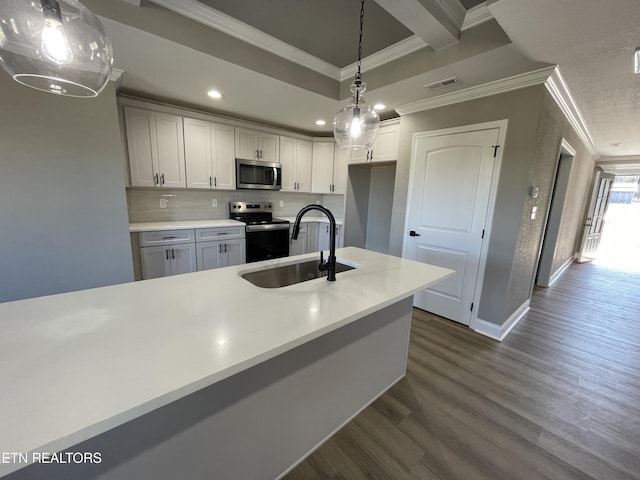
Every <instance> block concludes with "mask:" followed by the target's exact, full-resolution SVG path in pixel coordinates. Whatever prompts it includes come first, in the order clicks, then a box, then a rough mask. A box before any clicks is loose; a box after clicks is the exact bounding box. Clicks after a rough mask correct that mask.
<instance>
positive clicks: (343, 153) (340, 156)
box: [333, 143, 349, 194]
mask: <svg viewBox="0 0 640 480" xmlns="http://www.w3.org/2000/svg"><path fill="white" fill-rule="evenodd" d="M348 159H349V152H348V151H347V150H345V149H343V148H340V147H339V146H338V144H337V143H336V145H335V149H334V155H333V193H342V194H344V193H347V181H348V176H349V161H348Z"/></svg>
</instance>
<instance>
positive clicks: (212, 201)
mask: <svg viewBox="0 0 640 480" xmlns="http://www.w3.org/2000/svg"><path fill="white" fill-rule="evenodd" d="M211 206H212V207H214V208H215V207H217V206H218V199H217V198H212V199H211Z"/></svg>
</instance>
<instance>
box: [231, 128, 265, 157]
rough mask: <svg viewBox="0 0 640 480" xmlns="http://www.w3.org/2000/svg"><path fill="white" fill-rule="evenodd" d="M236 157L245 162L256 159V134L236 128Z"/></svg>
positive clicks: (252, 131)
mask: <svg viewBox="0 0 640 480" xmlns="http://www.w3.org/2000/svg"><path fill="white" fill-rule="evenodd" d="M235 136H236V157H237V158H243V159H245V160H257V159H258V148H259V147H258V132H256V131H254V130H246V129H244V128H236V135H235Z"/></svg>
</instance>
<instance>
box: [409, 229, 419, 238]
mask: <svg viewBox="0 0 640 480" xmlns="http://www.w3.org/2000/svg"><path fill="white" fill-rule="evenodd" d="M409 236H410V237H419V236H420V234H419V233H416V231H415V230H411V231H410V232H409Z"/></svg>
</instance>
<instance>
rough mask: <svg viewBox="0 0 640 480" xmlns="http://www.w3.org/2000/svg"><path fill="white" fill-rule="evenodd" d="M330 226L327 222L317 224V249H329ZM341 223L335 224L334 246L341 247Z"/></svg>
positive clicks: (342, 238) (342, 239)
mask: <svg viewBox="0 0 640 480" xmlns="http://www.w3.org/2000/svg"><path fill="white" fill-rule="evenodd" d="M330 230H331V227H330V225H329V224H328V223H319V224H318V251H320V250H329V238H331V236H330V235H329V232H330ZM342 230H343V229H342V225H336V248H342V246H343V244H344V237H343V235H342Z"/></svg>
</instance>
